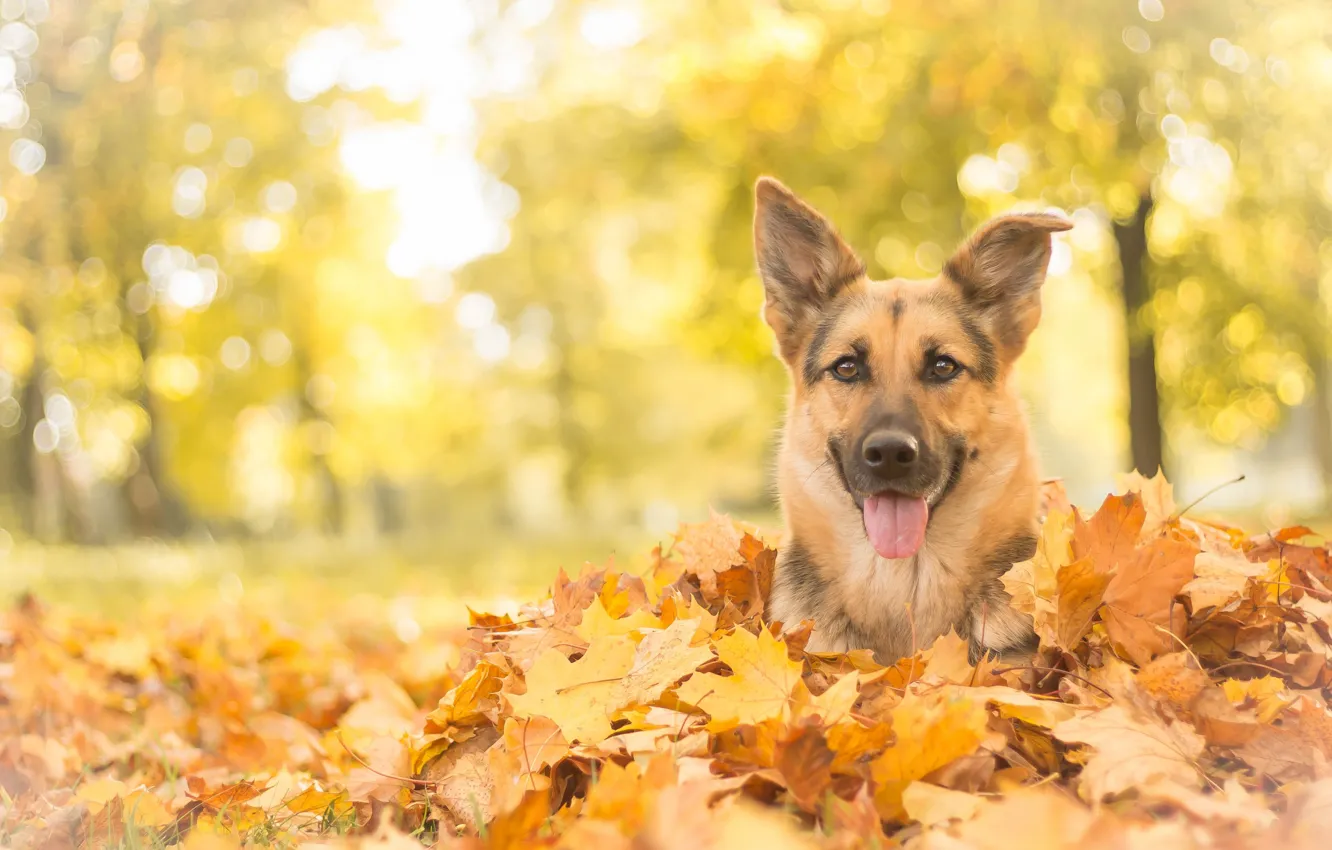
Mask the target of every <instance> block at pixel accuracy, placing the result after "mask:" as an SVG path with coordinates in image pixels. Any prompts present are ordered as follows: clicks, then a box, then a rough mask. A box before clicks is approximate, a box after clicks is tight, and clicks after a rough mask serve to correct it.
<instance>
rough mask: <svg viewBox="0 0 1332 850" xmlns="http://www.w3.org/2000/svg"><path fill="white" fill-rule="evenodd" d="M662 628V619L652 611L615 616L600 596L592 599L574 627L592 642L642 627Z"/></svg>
mask: <svg viewBox="0 0 1332 850" xmlns="http://www.w3.org/2000/svg"><path fill="white" fill-rule="evenodd" d="M659 628H661V619H660V618H658V617H657V616H656V615H655V614H653V613H652V612H651V611H647V610H639V611H635V612H634V613H632V614H629V615H628V616H624V617H619V618H615V617H612V616H611V615H610V613H609V612H607V611H606V605H605V603H604V602H602V599H601V597H600V596H598V597H596V598H595V599H593V600H592V604H591V606H589V607H588V608H587V610H585V611H584V612H583V621H582V622H581V623H579V624H578V626H577V627H576V628H575V629H574V632H575V633H577V635H578V636H579V637H581V638H582V639H583V640H585V641H587V642H588V643H591V642H592V641H594V640H596V639H597V638H602V637H620V636H623V635H627V634H630V633H632V632H636V631H641V630H642V629H659Z"/></svg>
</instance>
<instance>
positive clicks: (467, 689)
mask: <svg viewBox="0 0 1332 850" xmlns="http://www.w3.org/2000/svg"><path fill="white" fill-rule="evenodd" d="M503 676H504V670H503V669H501V668H500V667H499V666H498V665H495V664H492V663H491V662H489V661H485V660H482V661H478V662H477V664H476V666H475V667H473V668H472V670H471V672H469V673H468V674H467V675H466V676H465V677H464V678H463V680H462V681H461V682H459V683H458V686H457V687H456V688H454V689H453V690H451V691H449V692H448V693H447V694H445V695H444V696H443V698H441V699H440V701H439V706H438V707H437V708H436V709H435V710H434V711H432V712H430V713H429V714H428V715H426V721H427V724H426V728H427V730H429V729H430V728H431V724H433V726H434V728H436V729H440V730H442V729H447V728H448V727H449V726H475V725H476V724H478V723H487V722H489V720H488V718H487V717H486V715H485V713H484V712H485V711H486V710H487V709H492V710H493V709H494V708H495V695H496V694H498V693H499V691H500V686H501V685H502V684H503V678H502V677H503ZM436 693H438V691H436Z"/></svg>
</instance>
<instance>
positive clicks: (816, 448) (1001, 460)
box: [756, 179, 1067, 662]
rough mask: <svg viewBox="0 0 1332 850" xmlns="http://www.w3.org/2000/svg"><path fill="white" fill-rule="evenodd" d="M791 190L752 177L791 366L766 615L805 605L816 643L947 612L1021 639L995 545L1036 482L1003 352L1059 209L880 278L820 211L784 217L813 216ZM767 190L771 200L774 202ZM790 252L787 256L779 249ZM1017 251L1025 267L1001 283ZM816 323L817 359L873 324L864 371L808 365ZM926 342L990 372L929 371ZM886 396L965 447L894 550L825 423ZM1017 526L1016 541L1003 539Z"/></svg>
mask: <svg viewBox="0 0 1332 850" xmlns="http://www.w3.org/2000/svg"><path fill="white" fill-rule="evenodd" d="M794 200H795V199H794V196H793V195H790V193H789V192H788V191H787V190H785V188H784V187H781V186H780V184H777V183H776V182H775V181H769V180H767V179H765V180H764V181H761V182H760V186H759V190H758V205H759V208H758V213H757V217H756V248H757V250H758V252H759V260H760V269H761V271H762V272H763V273H764V282H765V288H766V290H767V293H768V299H767V306H766V308H765V317H766V318H767V319H768V322H769V324H770V325H771V326H772V327H773V329H774V331H775V332H776V334H777V337H778V341H779V348H780V351H781V354H782V359H783V360H784V361H785V362H786V364H787V366H788V368H789V370H790V372H791V376H792V391H791V395H790V398H789V407H788V414H787V418H786V424H785V427H784V429H783V434H782V444H781V449H780V453H779V457H778V487H779V491H780V495H781V504H782V512H783V517H784V519H785V522H786V528H787V533H788V535H787V539H788V540H789V541H792V545H790V546H788V547H786V548H784V549H783V552H782V557H780V558H779V563H778V575H777V579H776V581H775V583H774V588H773V594H772V599H771V604H770V608H769V611H770V614H771V616H772V617H773V618H774V619H775V620H780V621H782V622H784V623H786V624H788V625H790V626H794V625H795V624H796V623H798V622H799V621H801V620H803V619H813V620H814V622H815V632H814V637H813V639H812V641H811V644H810V648H811V649H812V650H816V651H818V650H838V651H842V650H848V649H854V648H859V647H865V648H869V649H872V650H874V651H875V653H876V655H877V656H878V657H879V658H880V660H882V661H884V662H891V661H893V660H895V659H896V658H898V657H901V656H903V655H906V654H909V653H910V652H912V651H913V650H915V649H919V648H923V647H927V646H929V645H930V644H931V643H932V642H933V641H934V639H935V638H936V637H938V636H939V635H941V634H943V633H945V632H947V631H948V630H949V629H955V630H957V631H958V632H959V634H961V635H962V636H963V637H965V638H967V639H969V640H970V641H971V643H972V647H973V653H978V652H980V651H981V650H994V651H996V652H1000V653H1003V652H1013V651H1015V648H1019V649H1020V648H1022V647H1028V646H1029V645H1030V643H1031V638H1032V633H1031V625H1030V620H1029V618H1028V617H1026V616H1025V615H1022V614H1019V613H1018V612H1016V611H1014V610H1013V609H1012V608H1010V607H1009V606H1008V604H1007V603H1008V599H1007V596H1006V594H1004V592H1003V591H1002V588H1001V586H1000V584H999V582H998V576H999V574H1001V573H1002V572H1003V571H1004V570H1006V569H1007V568H1008V567H1009V566H1011V563H1012V558H1009V559H1008V562H1007V563H1001V562H1002V561H1003V560H1004V559H1005V556H1006V554H1007V553H1010V552H1017V553H1019V554H1024V553H1021V552H1019V550H1021V549H1022V548H1023V547H1024V546H1025V545H1026V542H1027V541H1033V540H1034V535H1035V533H1036V529H1037V510H1038V499H1039V493H1038V477H1037V467H1036V460H1035V457H1034V453H1033V450H1032V446H1031V441H1030V437H1029V435H1028V428H1027V422H1026V417H1025V414H1024V412H1023V408H1022V403H1021V400H1020V398H1019V396H1018V393H1017V390H1016V387H1015V386H1014V381H1013V377H1012V367H1013V363H1014V360H1015V359H1016V357H1017V356H1018V355H1019V354H1020V353H1021V351H1022V349H1023V347H1024V346H1025V341H1026V337H1027V334H1029V333H1030V331H1031V329H1032V328H1034V327H1035V325H1036V323H1037V321H1038V319H1039V315H1040V299H1039V285H1040V279H1043V277H1044V271H1045V265H1046V263H1047V262H1048V252H1049V232H1051V231H1053V230H1059V229H1066V228H1067V225H1066V224H1065V223H1064V222H1062V221H1061V220H1059V219H1054V218H1053V217H1048V216H1045V217H1042V216H1037V217H1034V218H1033V217H1027V218H1025V219H1018V218H1016V217H1009V218H1007V219H1000V220H998V222H996V223H994V224H992V225H990V226H989V228H988V230H989V231H991V233H990V236H989V238H987V237H986V231H985V230H982V231H981V232H980V233H978V235H977V237H976V238H975V239H974V240H973V241H972V242H971V243H969V244H968V245H966V246H964V247H963V248H962V249H961V250H960V251H959V254H958V255H957V256H956V257H954V259H953V260H952V261H950V264H949V269H948V273H945V274H943V275H940V276H939V277H937V278H934V279H931V280H924V281H910V280H901V279H894V280H887V281H874V280H870V279H869V278H867V277H865V276H864V273H863V266H860V264H859V261H858V260H856V259H855V258H854V254H853V253H852V252H851V250H850V249H849V248H848V247H847V246H846V245H845V243H843V242H842V241H841V239H840V238H838V237H837V236H836V234H835V232H834V231H833V230H832V228H831V225H828V224H827V223H826V222H824V221H823V220H822V218H821V217H818V218H816V219H810V220H809V221H808V222H806V221H805V219H803V218H800V219H799V221H798V222H797V224H798V226H793V225H792V224H791V221H790V218H791V217H792V216H795V217H800V216H806V215H812V216H815V217H817V216H818V214H817V213H815V212H813V210H811V209H809V208H808V207H807V206H804V205H803V204H802V205H800V206H794V205H792V201H794ZM795 203H796V204H799V202H798V201H796V202H795ZM783 204H785V205H787V206H785V207H780V205H783ZM773 205H778V206H779V207H780V208H779V213H780V215H778V216H777V217H775V218H774V214H773V212H772V211H771V207H772V206H773ZM820 222H821V223H822V224H821V225H820ZM821 226H822V227H825V228H826V230H827V233H826V236H825V235H824V234H822V231H821V230H820V229H819V228H820V227H821ZM811 232H812V233H813V234H814V237H810V236H809V235H808V234H809V233H811ZM996 233H997V234H998V236H996V235H995V234H996ZM774 242H776V243H778V244H779V247H778V248H777V249H776V250H774ZM782 251H785V252H787V254H783V253H781V252H782ZM810 253H812V254H813V256H805V255H806V254H810ZM788 254H794V255H796V256H797V258H798V263H797V264H792V263H790V262H788V256H787V255H788ZM820 268H822V269H825V270H826V271H824V272H822V273H820V272H819V271H818V269H820ZM1010 269H1011V270H1012V272H1013V274H1015V275H1021V276H1023V277H1021V279H1020V280H1018V283H1017V284H1015V285H1014V290H1015V291H1013V292H1008V293H1006V292H1005V291H1004V287H1005V285H1006V280H1007V279H1008V277H1009V276H1010V275H1009V270H1010ZM848 270H851V271H852V274H850V275H849V276H848V274H847V271H848ZM838 275H841V278H840V279H839V278H838ZM848 277H849V278H850V279H847V278H848ZM1031 280H1034V281H1035V282H1034V284H1032V285H1031V289H1030V291H1027V289H1024V288H1023V287H1026V286H1027V285H1028V284H1030V283H1031ZM833 290H835V292H834V294H833V295H832V296H831V297H830V296H829V292H830V291H833ZM968 322H969V323H970V333H969V332H968V329H967V327H966V324H967V323H968ZM978 330H979V333H978ZM816 336H819V337H820V338H819V339H818V345H819V349H818V351H819V352H827V356H826V357H825V358H824V359H825V360H827V359H828V358H830V357H834V356H835V355H836V354H837V353H838V352H845V351H850V350H851V347H852V346H853V345H855V344H857V341H860V343H859V344H861V345H865V344H866V342H865V341H868V343H867V346H868V353H867V355H866V361H867V362H866V366H867V368H868V374H871V375H873V376H874V380H873V382H872V383H871V382H866V383H863V384H855V385H852V384H845V383H840V382H838V381H834V380H827V379H818V380H816V381H815V382H814V383H810V381H809V379H808V376H809V375H810V373H811V371H812V370H813V367H814V366H815V365H816V364H813V363H807V357H808V355H809V353H810V346H811V343H812V342H813V341H814V339H815V337H816ZM991 341H992V342H993V348H992V349H991V350H990V351H991V354H992V355H993V356H992V357H991V358H990V360H989V361H986V357H985V355H986V350H985V349H986V347H987V345H988V344H989V343H990V342H991ZM978 343H979V344H978ZM923 346H930V348H929V350H931V351H933V350H935V349H936V348H937V350H938V351H940V352H946V353H948V354H949V355H951V356H954V357H956V358H957V359H958V360H959V361H960V362H963V363H968V364H983V363H985V362H989V363H990V365H991V366H992V369H991V370H990V371H992V373H993V375H992V380H981V379H980V378H979V377H977V376H978V375H980V374H981V373H982V372H983V371H985V370H984V368H983V367H982V366H981V365H974V366H972V367H971V368H969V369H968V372H969V373H970V374H966V375H963V376H962V377H960V378H958V379H957V380H955V381H953V382H951V383H949V384H947V385H946V386H938V385H934V384H931V383H929V382H922V380H921V379H920V378H919V375H918V373H919V372H920V360H921V351H922V347H923ZM821 362H822V361H820V365H821ZM885 407H892V408H893V409H899V408H903V409H904V408H909V409H911V410H913V411H915V412H918V419H919V422H920V425H919V429H920V433H921V438H922V441H924V442H927V443H930V442H931V441H932V443H933V445H935V446H939V445H943V444H944V442H945V441H946V440H947V439H952V440H954V441H960V440H961V441H964V443H965V452H966V455H965V462H964V463H962V464H961V465H960V467H959V468H960V470H961V471H960V476H958V477H956V479H955V482H954V483H953V485H952V487H951V489H948V490H947V492H946V494H945V495H944V497H943V499H942V501H940V502H939V504H938V506H937V508H936V509H935V510H934V511H932V513H931V515H930V519H929V524H928V526H927V532H926V537H925V543H924V544H923V546H922V547H921V549H920V550H919V551H918V552H917V553H916V554H915V555H914V556H913V557H911V558H908V559H901V560H886V559H884V558H881V557H880V556H879V555H878V554H876V553H875V551H874V550H873V548H872V547H871V545H870V543H869V541H868V539H867V536H866V532H865V527H864V520H863V516H862V513H861V509H860V507H859V506H858V505H857V504H856V502H855V501H854V500H853V497H852V496H851V495H849V494H848V489H847V488H848V486H849V485H848V484H847V483H846V479H845V478H844V476H842V475H841V474H840V473H839V471H838V469H837V468H836V465H835V464H834V463H833V462H832V460H831V458H830V455H829V448H828V447H829V440H830V437H831V438H833V439H834V440H835V439H837V438H838V435H854V434H856V433H857V431H858V429H862V428H863V427H865V426H864V425H863V423H864V422H866V421H867V419H872V417H873V416H874V415H876V414H875V411H876V410H879V409H882V408H885ZM934 489H935V490H936V491H937V490H939V489H940V488H939V487H935V488H934ZM937 495H939V494H938V493H937V492H935V493H927V494H926V498H927V500H928V499H933V498H935V497H936V496H937ZM1010 541H1017V543H1016V544H1014V546H1015V548H1014V547H1012V546H1011V547H1010V548H1009V549H1005V548H1004V546H1005V545H1006V544H1008V543H1009V542H1010ZM1024 556H1025V554H1024ZM996 558H997V559H998V562H997V561H996Z"/></svg>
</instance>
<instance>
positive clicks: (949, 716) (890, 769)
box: [870, 688, 989, 820]
mask: <svg viewBox="0 0 1332 850" xmlns="http://www.w3.org/2000/svg"><path fill="white" fill-rule="evenodd" d="M892 716H893V734H894V735H895V736H896V742H895V743H894V744H893V745H892V746H891V747H889V748H888V749H886V750H884V751H883V755H881V756H879V757H878V758H877V759H875V760H874V762H873V764H872V765H871V768H870V775H871V776H872V777H873V779H874V783H875V785H876V786H878V787H877V789H876V790H875V792H874V805H875V807H876V808H877V809H878V810H879V815H880V816H881V817H882V818H883V819H884V820H901V819H902V817H903V816H904V815H905V814H906V813H905V811H904V810H903V808H902V793H903V792H904V791H905V790H906V788H907V786H908V785H910V784H911V782H912V781H913V780H916V779H921V778H923V777H925V776H926V775H927V774H929V773H932V772H933V771H935V770H938V769H939V768H941V767H943V766H944V765H946V764H949V763H950V762H953V761H956V760H957V759H960V758H962V757H963V756H968V755H971V754H972V753H974V752H975V751H976V748H977V747H979V746H980V744H981V741H983V740H984V738H985V732H986V724H987V722H988V719H989V714H988V712H986V710H985V701H984V700H983V699H975V698H973V697H972V696H970V695H969V691H968V689H966V688H944V689H940V690H938V691H933V692H930V693H927V694H923V695H922V694H917V693H914V692H912V693H908V694H907V695H906V697H904V698H903V699H902V702H901V703H900V704H899V705H898V706H897V708H895V709H894V710H893V715H892Z"/></svg>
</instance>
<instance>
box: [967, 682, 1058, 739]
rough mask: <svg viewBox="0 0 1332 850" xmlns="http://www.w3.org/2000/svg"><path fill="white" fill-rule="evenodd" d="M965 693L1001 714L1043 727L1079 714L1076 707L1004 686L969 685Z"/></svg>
mask: <svg viewBox="0 0 1332 850" xmlns="http://www.w3.org/2000/svg"><path fill="white" fill-rule="evenodd" d="M965 695H966V697H967V698H968V699H979V700H984V701H985V702H987V703H991V704H993V705H994V706H996V707H997V708H998V709H999V715H1000V716H1001V717H1011V718H1013V719H1015V720H1021V721H1022V722H1024V723H1030V724H1031V725H1032V726H1040V727H1041V728H1044V729H1051V728H1053V727H1054V726H1055V725H1056V724H1058V723H1062V722H1063V721H1065V720H1069V719H1072V718H1073V717H1075V716H1077V714H1078V709H1077V707H1076V706H1072V705H1068V704H1067V703H1063V702H1060V701H1059V700H1057V699H1053V698H1047V699H1041V698H1040V697H1035V696H1032V695H1031V694H1028V693H1024V692H1023V691H1018V690H1014V689H1013V688H1006V687H1004V686H1002V685H994V686H991V687H988V688H968V689H967V690H966V692H965Z"/></svg>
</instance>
